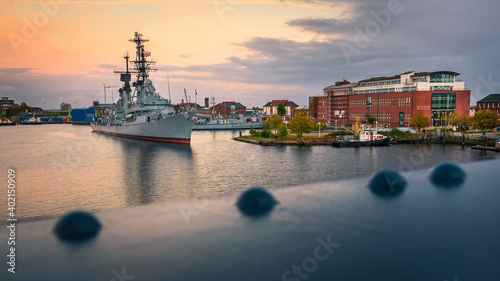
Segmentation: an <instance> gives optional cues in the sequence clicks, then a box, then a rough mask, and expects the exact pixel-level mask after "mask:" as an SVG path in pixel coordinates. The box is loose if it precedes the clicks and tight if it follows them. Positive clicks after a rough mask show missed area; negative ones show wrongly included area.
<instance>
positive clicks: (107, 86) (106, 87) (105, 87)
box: [102, 83, 120, 104]
mask: <svg viewBox="0 0 500 281" xmlns="http://www.w3.org/2000/svg"><path fill="white" fill-rule="evenodd" d="M102 85H103V86H104V104H107V103H108V102H107V100H106V89H110V88H120V86H112V85H106V84H104V83H103V84H102Z"/></svg>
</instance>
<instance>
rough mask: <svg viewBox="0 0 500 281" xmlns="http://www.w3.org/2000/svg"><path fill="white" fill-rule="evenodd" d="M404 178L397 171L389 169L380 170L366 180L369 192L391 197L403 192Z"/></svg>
mask: <svg viewBox="0 0 500 281" xmlns="http://www.w3.org/2000/svg"><path fill="white" fill-rule="evenodd" d="M405 187H406V180H405V179H404V177H403V176H401V175H400V174H399V173H397V172H394V171H391V170H382V171H379V172H377V173H374V174H373V175H372V176H371V177H370V179H369V180H368V188H369V189H370V191H371V192H373V193H374V194H376V195H378V196H382V197H393V196H397V195H400V194H402V193H403V192H404V190H405Z"/></svg>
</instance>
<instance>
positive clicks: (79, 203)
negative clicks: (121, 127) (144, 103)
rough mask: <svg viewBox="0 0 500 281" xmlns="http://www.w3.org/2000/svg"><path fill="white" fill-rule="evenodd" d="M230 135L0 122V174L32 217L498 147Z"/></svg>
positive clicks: (330, 176)
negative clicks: (259, 140) (165, 136)
mask: <svg viewBox="0 0 500 281" xmlns="http://www.w3.org/2000/svg"><path fill="white" fill-rule="evenodd" d="M237 135H238V132H237V131H218V132H214V131H195V132H193V135H192V140H191V145H190V146H187V145H173V144H164V143H155V142H147V141H138V140H128V139H120V138H114V137H109V136H104V135H99V134H95V133H92V132H91V129H90V127H88V126H73V125H67V124H64V125H38V126H15V127H0V146H1V151H2V152H1V155H2V157H1V162H0V163H1V164H0V165H1V167H2V173H1V175H2V176H1V177H0V178H1V180H2V182H4V183H5V184H4V186H6V182H7V169H8V168H12V169H15V170H16V180H17V182H16V185H17V186H16V189H17V196H16V201H17V202H16V203H17V206H16V207H17V216H18V218H25V219H28V218H29V219H36V218H41V217H50V216H55V215H60V214H63V213H66V212H68V211H71V210H74V209H81V210H89V211H94V210H102V209H109V208H118V207H125V206H133V205H143V204H149V203H155V202H163V201H170V200H177V199H183V198H193V197H200V196H217V195H219V194H227V193H231V192H237V191H241V190H244V189H247V188H249V187H254V186H262V187H265V188H279V187H285V186H291V185H300V184H306V183H312V182H321V181H331V180H337V179H346V178H354V177H362V176H368V175H370V174H371V173H372V172H374V171H377V170H381V169H392V170H397V171H408V170H415V169H422V168H428V167H431V166H433V165H435V164H436V163H440V162H443V161H449V162H455V163H462V162H470V161H479V160H487V159H493V158H495V157H498V156H497V155H498V154H495V153H494V152H483V151H477V150H471V149H470V148H468V147H465V148H464V149H462V147H461V146H456V145H446V146H443V145H431V144H424V145H393V146H389V147H373V148H332V147H330V146H314V147H295V146H285V147H261V146H257V145H251V144H246V143H241V142H236V141H233V140H232V138H233V137H236V136H237ZM1 190H3V191H4V192H3V193H2V194H1V198H2V206H6V194H7V192H6V188H2V189H1ZM6 213H7V212H6V211H5V212H0V218H1V219H2V220H4V219H6Z"/></svg>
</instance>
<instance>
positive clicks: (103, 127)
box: [91, 32, 196, 144]
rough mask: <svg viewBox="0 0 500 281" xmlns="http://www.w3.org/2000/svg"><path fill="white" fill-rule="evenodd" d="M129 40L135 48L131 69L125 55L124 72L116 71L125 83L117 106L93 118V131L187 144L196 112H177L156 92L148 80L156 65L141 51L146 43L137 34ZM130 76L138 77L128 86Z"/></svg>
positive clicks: (140, 35)
mask: <svg viewBox="0 0 500 281" xmlns="http://www.w3.org/2000/svg"><path fill="white" fill-rule="evenodd" d="M129 41H130V42H134V43H135V44H136V49H137V53H136V57H135V60H133V61H132V63H134V68H133V69H132V70H130V69H129V58H130V57H129V56H128V55H126V56H125V60H126V67H127V69H126V71H115V73H118V74H120V80H121V81H122V82H123V84H124V85H123V87H122V88H120V90H119V92H120V100H119V101H118V105H117V106H116V107H115V108H112V109H110V110H107V112H106V115H105V116H103V117H99V118H96V119H95V120H94V121H93V122H92V123H91V127H92V130H93V131H94V132H96V133H100V134H105V135H111V136H116V137H123V138H131V139H140V140H151V141H160V142H173V143H185V144H189V143H190V141H191V132H192V130H193V125H194V121H193V117H194V116H195V115H196V113H195V112H194V111H189V110H188V111H186V112H176V111H175V110H174V108H173V107H172V105H171V101H170V100H168V99H164V98H162V97H161V96H160V95H159V94H158V93H157V92H156V89H155V87H154V86H153V82H152V81H151V80H150V79H149V72H151V71H156V69H152V68H151V65H152V64H154V63H155V62H154V61H149V60H147V59H146V57H148V56H150V55H151V53H150V52H147V51H145V50H144V44H143V43H145V42H148V41H149V40H147V39H143V38H142V34H140V33H138V32H136V33H135V37H134V38H133V39H130V40H129ZM132 74H136V75H137V80H136V81H135V82H133V83H132V85H130V84H131V83H130V81H131V75H132ZM132 87H134V88H135V90H132Z"/></svg>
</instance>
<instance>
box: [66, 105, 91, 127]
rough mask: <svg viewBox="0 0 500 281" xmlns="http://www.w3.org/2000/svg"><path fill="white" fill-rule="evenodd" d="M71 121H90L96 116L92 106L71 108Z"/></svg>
mask: <svg viewBox="0 0 500 281" xmlns="http://www.w3.org/2000/svg"><path fill="white" fill-rule="evenodd" d="M71 116H72V121H73V123H90V122H92V121H93V120H94V117H96V110H95V109H94V108H91V107H89V108H75V109H72V110H71Z"/></svg>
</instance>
